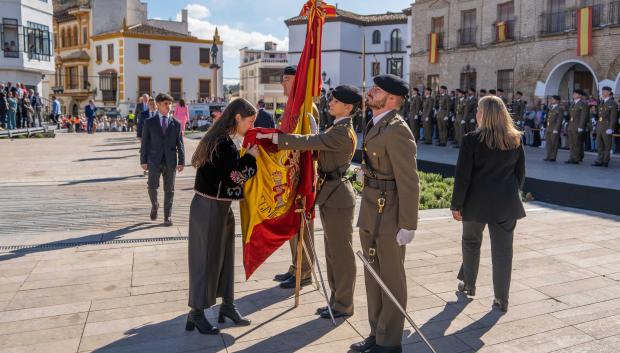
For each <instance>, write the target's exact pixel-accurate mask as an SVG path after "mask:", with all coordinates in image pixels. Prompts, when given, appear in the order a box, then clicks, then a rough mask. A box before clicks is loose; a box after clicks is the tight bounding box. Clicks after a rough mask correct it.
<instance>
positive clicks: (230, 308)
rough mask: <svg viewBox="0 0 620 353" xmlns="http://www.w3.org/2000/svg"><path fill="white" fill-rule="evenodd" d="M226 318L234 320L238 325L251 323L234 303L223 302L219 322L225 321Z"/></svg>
mask: <svg viewBox="0 0 620 353" xmlns="http://www.w3.org/2000/svg"><path fill="white" fill-rule="evenodd" d="M226 318H229V319H230V320H232V322H234V323H235V325H237V326H248V325H249V324H250V323H251V321H250V320H248V319H246V318H245V317H243V316H241V314H240V313H239V310H237V307H236V306H235V305H234V304H222V306H221V307H220V315H219V318H218V320H217V322H219V323H224V322H225V321H226Z"/></svg>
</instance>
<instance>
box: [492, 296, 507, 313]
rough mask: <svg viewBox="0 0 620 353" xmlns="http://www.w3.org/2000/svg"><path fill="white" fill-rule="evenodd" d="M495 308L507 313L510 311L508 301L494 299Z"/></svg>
mask: <svg viewBox="0 0 620 353" xmlns="http://www.w3.org/2000/svg"><path fill="white" fill-rule="evenodd" d="M493 307H494V308H498V309H499V310H501V311H502V312H504V313H505V312H507V311H508V301H506V300H501V299H497V298H495V299H493Z"/></svg>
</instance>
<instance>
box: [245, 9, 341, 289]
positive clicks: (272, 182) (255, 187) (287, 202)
mask: <svg viewBox="0 0 620 353" xmlns="http://www.w3.org/2000/svg"><path fill="white" fill-rule="evenodd" d="M335 14H336V8H335V7H333V6H330V5H326V4H324V3H323V2H322V1H320V0H309V1H308V2H306V4H305V5H304V7H303V9H302V11H301V13H300V16H304V17H306V19H307V27H306V41H305V44H304V48H303V51H302V53H301V57H300V59H299V63H298V65H297V73H296V74H295V83H294V85H293V89H292V90H291V92H290V95H289V97H288V101H287V103H286V108H285V110H284V115H283V116H282V123H281V126H280V129H279V130H278V129H254V130H251V131H249V132H248V134H247V135H246V136H245V139H244V141H243V148H242V151H241V153H244V152H245V148H247V147H248V146H249V145H253V144H258V147H259V150H260V154H259V156H258V158H257V160H256V164H257V169H258V171H257V174H256V175H255V176H254V177H253V178H251V179H250V180H249V181H248V182H247V183H246V184H245V187H244V194H245V199H244V200H243V201H242V202H241V205H240V206H241V207H240V208H241V229H242V233H243V265H244V268H245V274H246V278H249V277H250V276H251V275H252V273H254V271H255V270H256V269H257V268H258V267H259V266H260V265H261V264H262V263H263V262H264V261H265V260H266V259H267V258H268V257H269V256H270V255H271V254H272V253H273V252H274V251H275V250H277V249H278V248H279V247H280V246H281V245H282V244H283V243H285V242H286V241H288V240H289V239H290V238H291V237H293V236H295V235H296V234H297V232H298V231H299V227H300V225H301V219H300V218H301V217H300V214H299V213H296V212H295V211H296V209H298V208H300V207H302V208H303V207H304V205H308V208H306V209H305V211H306V212H307V215H308V216H311V214H312V209H311V207H312V206H313V205H314V196H315V165H314V164H315V163H314V161H313V159H312V152H311V151H302V152H300V151H285V150H279V149H278V148H277V145H273V144H272V143H271V141H268V140H257V139H256V133H258V132H262V133H271V132H284V133H294V134H310V133H311V132H312V124H311V122H310V119H313V116H312V115H313V114H316V113H315V112H314V111H313V107H314V104H313V97H317V96H319V95H320V92H321V85H322V83H323V82H322V79H321V40H322V35H323V24H324V22H325V19H326V18H327V17H328V16H334V15H335Z"/></svg>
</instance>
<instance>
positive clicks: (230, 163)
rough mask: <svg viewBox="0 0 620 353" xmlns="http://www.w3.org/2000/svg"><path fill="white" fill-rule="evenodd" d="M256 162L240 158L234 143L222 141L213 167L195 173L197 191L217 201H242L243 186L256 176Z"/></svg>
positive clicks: (209, 165)
mask: <svg viewBox="0 0 620 353" xmlns="http://www.w3.org/2000/svg"><path fill="white" fill-rule="evenodd" d="M256 170H257V169H256V159H255V158H254V157H252V156H251V155H249V154H245V155H243V157H239V151H238V150H237V146H235V143H234V142H233V140H232V139H231V138H230V137H228V136H226V137H222V138H221V139H220V140H219V141H218V143H217V147H216V148H215V154H214V155H213V160H212V161H211V163H208V164H205V165H203V166H202V167H200V168H198V169H197V170H196V179H195V180H194V190H195V191H196V192H198V193H200V194H202V195H204V196H208V197H211V198H215V199H218V200H240V199H242V198H243V184H245V182H246V181H247V180H248V179H250V178H251V177H253V176H254V175H255V174H256Z"/></svg>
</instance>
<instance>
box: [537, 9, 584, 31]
mask: <svg viewBox="0 0 620 353" xmlns="http://www.w3.org/2000/svg"><path fill="white" fill-rule="evenodd" d="M576 28H577V12H576V11H575V10H565V11H558V12H550V13H543V14H542V15H540V34H543V35H546V34H560V33H566V32H570V31H574V30H575V29H576Z"/></svg>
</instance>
